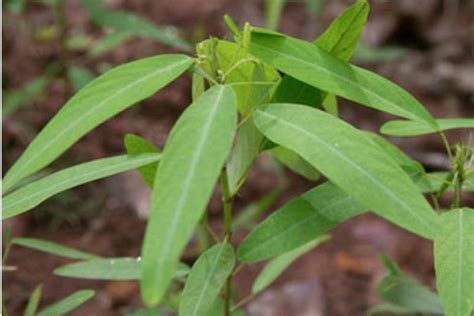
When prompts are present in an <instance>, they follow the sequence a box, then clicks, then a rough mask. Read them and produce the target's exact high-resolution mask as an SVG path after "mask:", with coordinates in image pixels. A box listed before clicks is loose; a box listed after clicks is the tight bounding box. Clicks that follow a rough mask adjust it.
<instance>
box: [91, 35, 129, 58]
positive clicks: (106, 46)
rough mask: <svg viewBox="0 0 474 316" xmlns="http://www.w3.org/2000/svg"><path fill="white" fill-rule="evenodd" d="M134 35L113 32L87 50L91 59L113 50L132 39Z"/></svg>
mask: <svg viewBox="0 0 474 316" xmlns="http://www.w3.org/2000/svg"><path fill="white" fill-rule="evenodd" d="M133 37H134V35H133V34H132V33H129V32H113V33H111V34H108V35H106V36H104V37H103V38H101V39H99V40H98V41H96V42H95V43H94V45H92V47H91V49H90V50H89V55H90V56H91V57H98V56H100V55H103V54H105V53H107V52H108V51H111V50H113V49H114V48H116V47H117V46H119V45H120V44H122V43H125V42H127V41H128V40H130V39H132V38H133Z"/></svg>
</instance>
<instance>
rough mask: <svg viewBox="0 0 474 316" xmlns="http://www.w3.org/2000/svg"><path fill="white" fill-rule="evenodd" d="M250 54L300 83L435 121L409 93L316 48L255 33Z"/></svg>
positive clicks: (390, 111)
mask: <svg viewBox="0 0 474 316" xmlns="http://www.w3.org/2000/svg"><path fill="white" fill-rule="evenodd" d="M250 53H251V54H253V55H255V56H256V57H258V58H261V59H262V60H263V61H264V62H266V63H268V64H270V65H272V66H274V67H276V68H277V69H278V70H280V71H282V72H284V73H285V74H288V75H290V76H292V77H294V78H296V79H298V80H300V81H303V82H305V83H307V84H309V85H312V86H314V87H317V88H319V89H321V90H323V91H327V92H329V93H333V94H336V95H338V96H341V97H345V98H347V99H349V100H352V101H355V102H358V103H360V104H362V105H366V106H368V107H371V108H375V109H378V110H380V111H384V112H388V113H391V114H394V115H398V116H402V117H405V118H409V119H412V120H418V121H423V122H427V123H428V124H430V125H431V126H432V127H433V128H437V125H436V122H435V120H434V119H433V118H432V116H431V115H430V114H429V113H428V112H427V111H426V110H425V108H423V106H422V105H421V104H420V103H419V102H418V101H417V100H416V99H415V98H414V97H413V96H411V95H410V94H409V93H408V92H406V91H405V90H403V89H402V88H400V87H399V86H397V85H396V84H394V83H393V82H391V81H389V80H387V79H384V78H383V77H380V76H378V75H376V74H374V73H372V72H370V71H367V70H364V69H362V68H359V67H356V66H353V65H350V64H348V63H346V62H344V61H342V60H339V59H337V58H336V57H334V56H332V55H330V54H329V53H327V52H326V51H324V50H323V49H320V48H318V47H316V46H315V45H313V44H311V43H308V42H305V41H302V40H298V39H294V38H291V37H287V36H283V35H281V34H269V33H268V32H261V31H258V30H254V31H253V32H252V37H251V44H250Z"/></svg>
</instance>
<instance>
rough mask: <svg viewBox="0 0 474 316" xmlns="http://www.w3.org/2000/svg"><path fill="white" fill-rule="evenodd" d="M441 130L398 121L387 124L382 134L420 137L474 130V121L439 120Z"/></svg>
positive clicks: (426, 125) (420, 124)
mask: <svg viewBox="0 0 474 316" xmlns="http://www.w3.org/2000/svg"><path fill="white" fill-rule="evenodd" d="M436 123H438V126H439V129H435V128H433V127H432V126H430V125H428V124H426V123H424V122H418V121H406V120H405V121H404V120H396V121H389V122H387V123H385V124H384V125H383V126H382V128H381V129H380V132H381V133H383V134H386V135H392V136H419V135H426V134H432V133H437V132H438V131H446V130H450V129H456V128H474V119H465V118H457V119H437V120H436Z"/></svg>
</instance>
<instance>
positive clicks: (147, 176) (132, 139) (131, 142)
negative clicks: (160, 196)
mask: <svg viewBox="0 0 474 316" xmlns="http://www.w3.org/2000/svg"><path fill="white" fill-rule="evenodd" d="M123 142H124V144H125V149H126V150H127V153H128V154H129V155H131V156H132V155H141V154H145V153H159V152H160V150H159V149H158V148H157V147H156V146H154V145H152V144H150V143H149V142H148V141H146V140H145V139H144V138H143V137H140V136H137V135H133V134H127V135H125V138H124V140H123ZM157 168H158V162H156V163H153V164H149V165H145V166H143V167H140V168H138V172H140V174H141V176H142V177H143V180H145V183H146V184H148V185H149V186H150V187H153V182H154V181H155V174H156V169H157Z"/></svg>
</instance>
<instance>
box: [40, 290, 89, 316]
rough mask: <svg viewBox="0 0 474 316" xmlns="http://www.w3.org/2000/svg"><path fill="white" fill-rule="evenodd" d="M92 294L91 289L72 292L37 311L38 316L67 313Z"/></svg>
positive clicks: (55, 315) (54, 315)
mask: <svg viewBox="0 0 474 316" xmlns="http://www.w3.org/2000/svg"><path fill="white" fill-rule="evenodd" d="M94 294H95V291H93V290H80V291H77V292H74V293H72V294H71V295H69V296H68V297H66V298H64V299H62V300H60V301H59V302H57V303H54V304H53V305H50V306H48V307H45V308H44V309H42V310H41V311H40V312H39V313H38V316H57V315H64V314H67V313H68V312H70V311H72V310H74V309H76V308H77V307H79V306H80V305H82V304H83V303H84V302H86V301H87V300H89V299H90V298H92V297H93V296H94Z"/></svg>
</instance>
